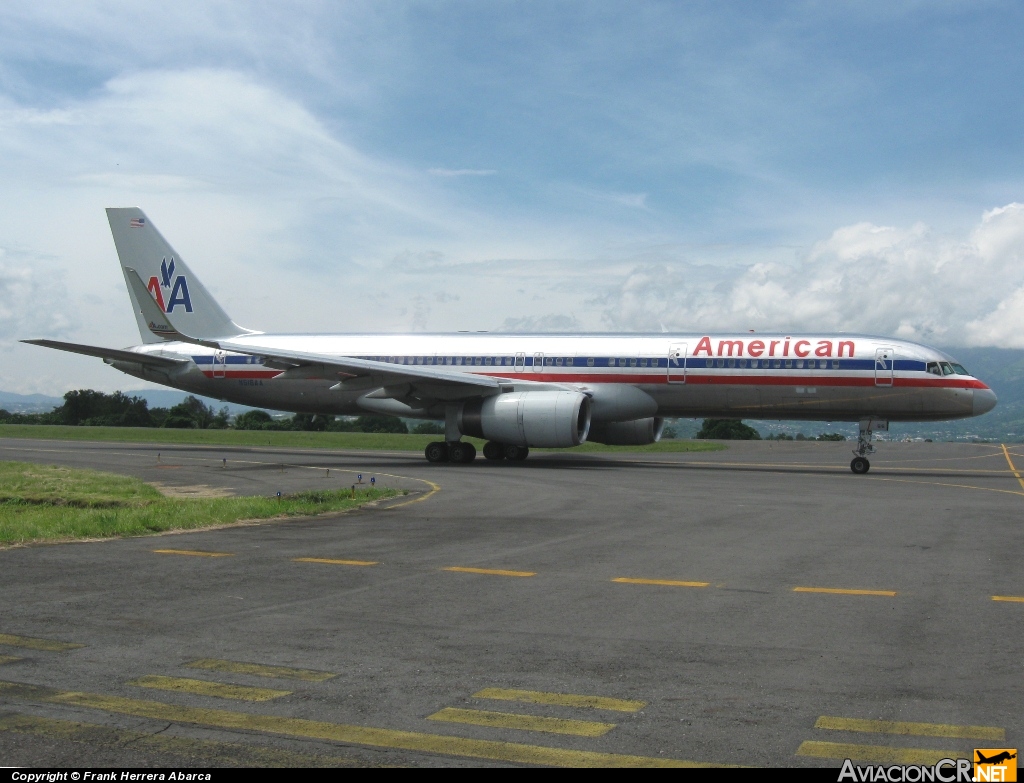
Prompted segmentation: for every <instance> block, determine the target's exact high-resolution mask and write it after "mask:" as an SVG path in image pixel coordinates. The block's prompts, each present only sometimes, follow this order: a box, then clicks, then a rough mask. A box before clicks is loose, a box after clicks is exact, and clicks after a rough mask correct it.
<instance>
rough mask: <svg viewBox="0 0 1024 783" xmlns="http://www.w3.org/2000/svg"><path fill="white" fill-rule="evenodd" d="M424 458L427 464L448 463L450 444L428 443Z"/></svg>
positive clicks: (424, 450)
mask: <svg viewBox="0 0 1024 783" xmlns="http://www.w3.org/2000/svg"><path fill="white" fill-rule="evenodd" d="M423 456H425V457H426V458H427V462H447V461H448V444H447V443H440V442H438V441H434V442H433V443H428V444H427V447H426V448H425V449H423Z"/></svg>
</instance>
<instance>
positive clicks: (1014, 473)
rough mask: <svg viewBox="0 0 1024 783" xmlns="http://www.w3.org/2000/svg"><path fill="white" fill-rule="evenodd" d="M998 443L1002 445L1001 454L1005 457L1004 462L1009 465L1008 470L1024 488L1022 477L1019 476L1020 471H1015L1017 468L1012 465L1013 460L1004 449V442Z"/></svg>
mask: <svg viewBox="0 0 1024 783" xmlns="http://www.w3.org/2000/svg"><path fill="white" fill-rule="evenodd" d="M999 445H1000V446H1002V447H1003V456H1005V457H1006V462H1007V464H1008V465H1009V466H1010V471H1011V472H1012V473H1013V475H1014V476H1016V477H1017V481H1019V482H1020V486H1021V489H1024V478H1021V476H1020V473H1018V472H1017V468H1016V467H1014V464H1013V460H1012V459H1010V452H1009V451H1007V450H1006V444H1005V443H1000V444H999Z"/></svg>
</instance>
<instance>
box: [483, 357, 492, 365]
mask: <svg viewBox="0 0 1024 783" xmlns="http://www.w3.org/2000/svg"><path fill="white" fill-rule="evenodd" d="M490 363H491V357H490V356H485V357H484V364H487V365H489V364H490Z"/></svg>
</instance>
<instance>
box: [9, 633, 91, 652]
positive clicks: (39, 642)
mask: <svg viewBox="0 0 1024 783" xmlns="http://www.w3.org/2000/svg"><path fill="white" fill-rule="evenodd" d="M0 644H2V645H5V646H7V647H24V648H25V649H27V650H45V651H46V652H65V651H67V650H77V649H78V648H79V647H85V645H84V644H75V643H73V642H56V641H54V640H53V639H35V638H33V637H31V636H14V635H13V634H9V633H0Z"/></svg>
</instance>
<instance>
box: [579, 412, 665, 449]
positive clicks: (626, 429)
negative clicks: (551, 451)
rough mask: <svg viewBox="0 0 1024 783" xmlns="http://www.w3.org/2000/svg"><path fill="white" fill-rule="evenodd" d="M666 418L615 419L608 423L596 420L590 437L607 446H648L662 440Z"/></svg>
mask: <svg viewBox="0 0 1024 783" xmlns="http://www.w3.org/2000/svg"><path fill="white" fill-rule="evenodd" d="M664 429H665V420H664V419H658V418H651V419H635V420H633V421H613V422H608V423H607V424H599V423H597V422H594V423H593V424H592V425H591V427H590V435H588V436H587V437H588V439H589V440H591V441H593V442H594V443H603V444H604V445H605V446H646V445H647V444H648V443H657V442H658V441H659V440H661V432H662V430H664Z"/></svg>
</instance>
